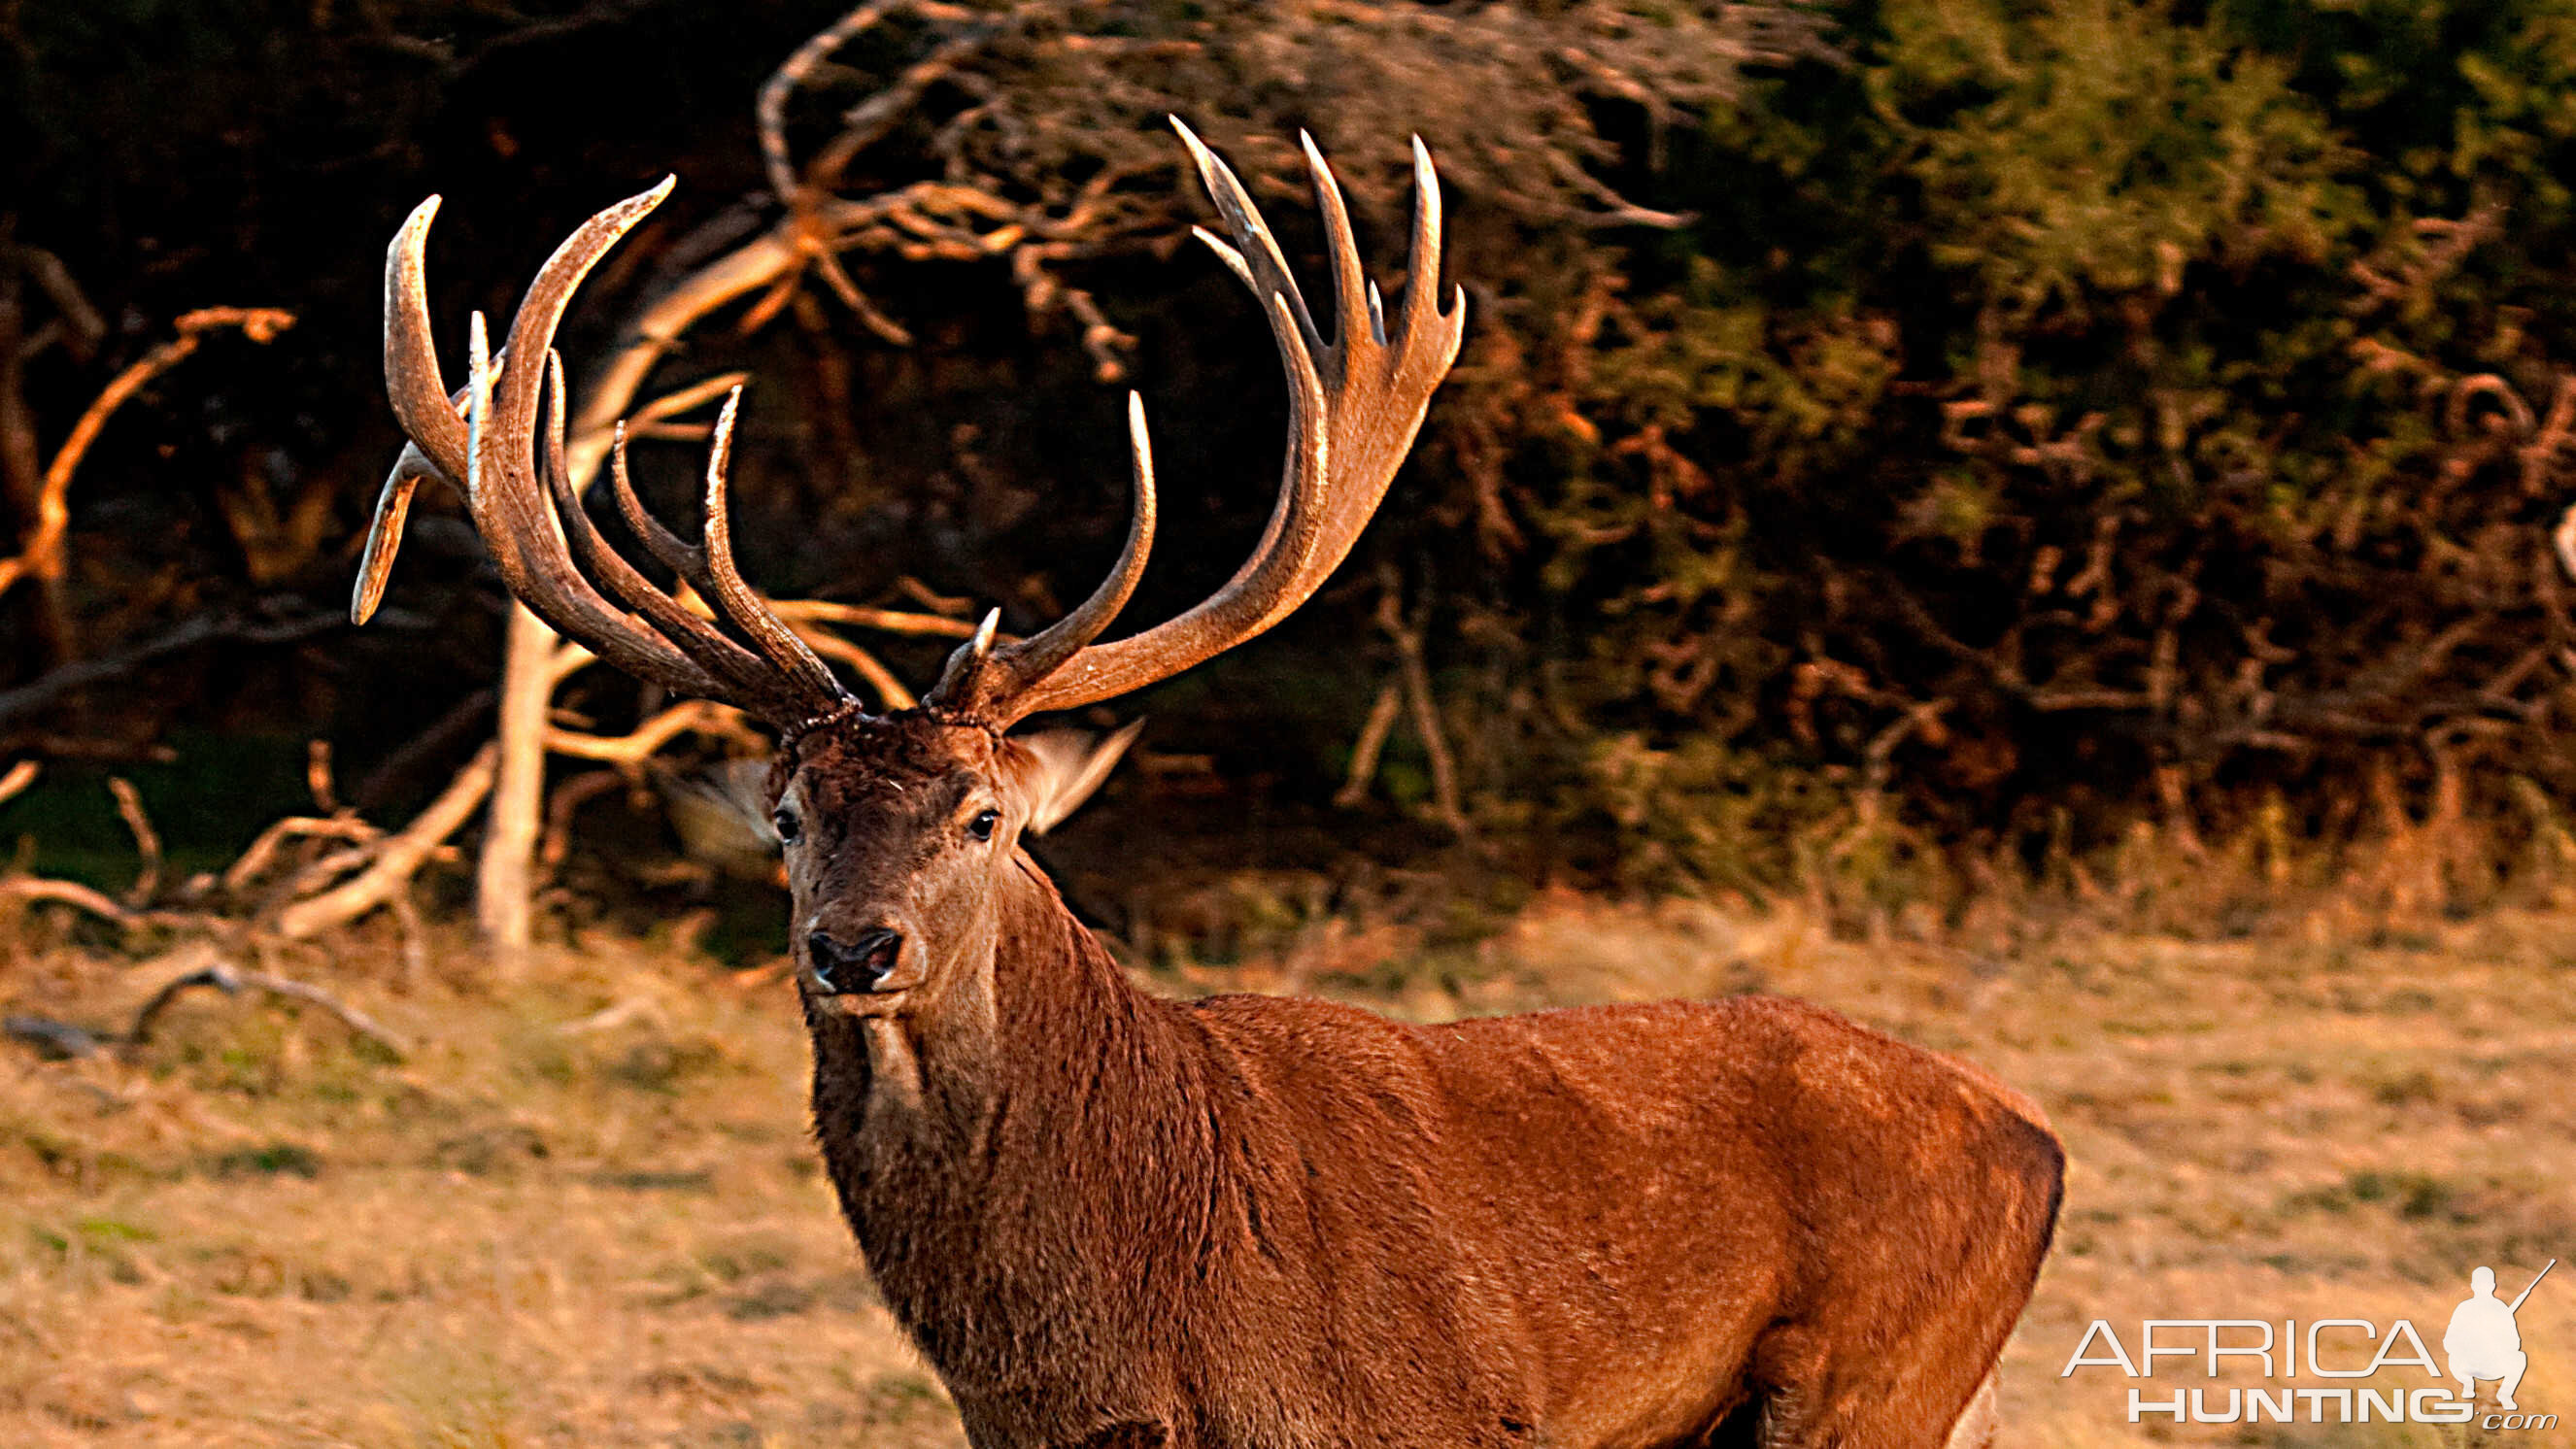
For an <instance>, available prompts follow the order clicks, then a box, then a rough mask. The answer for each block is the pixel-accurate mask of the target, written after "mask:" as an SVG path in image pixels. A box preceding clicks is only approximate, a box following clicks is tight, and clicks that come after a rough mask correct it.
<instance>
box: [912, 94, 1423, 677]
mask: <svg viewBox="0 0 2576 1449" xmlns="http://www.w3.org/2000/svg"><path fill="white" fill-rule="evenodd" d="M1172 127H1173V129H1174V130H1177V131H1179V132H1180V135H1181V140H1182V142H1183V143H1184V144H1186V145H1187V146H1188V147H1189V149H1190V156H1191V159H1192V160H1194V161H1196V162H1197V164H1198V170H1199V178H1200V180H1201V181H1203V182H1204V183H1205V184H1206V186H1207V189H1208V194H1209V195H1210V196H1211V197H1213V198H1214V199H1215V201H1216V205H1217V210H1218V211H1219V212H1220V213H1222V214H1223V215H1224V217H1225V223H1226V229H1227V230H1228V231H1231V232H1232V233H1234V244H1233V245H1228V244H1227V243H1225V242H1224V241H1222V240H1220V239H1218V238H1217V237H1216V236H1214V235H1212V234H1210V233H1209V232H1208V231H1207V230H1206V229H1205V228H1192V230H1194V231H1195V232H1196V233H1197V235H1198V237H1199V239H1200V240H1201V241H1204V242H1206V243H1207V244H1208V246H1209V247H1210V248H1212V249H1214V251H1215V252H1216V254H1217V256H1218V257H1219V258H1220V259H1222V260H1223V261H1224V262H1225V264H1226V266H1227V267H1228V268H1230V269H1232V271H1233V272H1234V274H1235V275H1236V276H1237V277H1240V278H1242V279H1243V283H1244V285H1245V286H1247V287H1250V288H1251V289H1252V293H1253V295H1254V296H1255V297H1257V298H1259V299H1260V301H1261V304H1262V310H1263V311H1264V312H1265V313H1266V314H1267V315H1268V317H1269V319H1270V334H1271V337H1272V340H1274V341H1275V342H1276V343H1277V344H1278V346H1279V358H1280V361H1281V363H1282V364H1283V365H1284V366H1285V367H1286V369H1287V374H1288V386H1289V410H1288V462H1287V466H1286V468H1285V470H1284V471H1283V473H1282V476H1281V478H1280V485H1279V502H1278V504H1277V506H1275V507H1274V508H1273V509H1272V510H1271V513H1270V526H1269V528H1268V529H1267V530H1266V531H1264V532H1263V534H1262V536H1261V542H1260V544H1259V545H1258V546H1256V547H1255V548H1254V550H1253V553H1252V557H1251V558H1250V559H1248V560H1246V561H1245V562H1244V565H1243V567H1241V568H1239V569H1237V570H1236V571H1235V574H1234V577H1233V578H1232V579H1230V580H1228V581H1227V582H1226V585H1225V587H1223V588H1221V589H1219V590H1217V592H1216V593H1214V594H1213V595H1211V596H1209V597H1208V598H1207V599H1206V600H1204V601H1202V602H1201V603H1200V604H1199V605H1198V606H1197V607H1196V608H1193V609H1191V610H1190V611H1189V612H1188V613H1186V614H1183V615H1181V616H1179V617H1178V618H1175V619H1171V620H1167V621H1166V622H1164V623H1161V624H1158V625H1156V626H1154V627H1153V628H1151V629H1148V630H1146V631H1145V632H1144V633H1142V634H1138V635H1135V636H1133V637H1131V638H1126V639H1120V640H1118V641H1116V642H1114V643H1110V644H1100V645H1094V644H1092V643H1091V641H1092V640H1093V639H1094V638H1096V637H1098V636H1099V634H1100V631H1101V630H1102V629H1105V628H1107V627H1108V625H1109V621H1110V620H1111V618H1113V617H1114V616H1115V615H1116V614H1117V612H1118V610H1119V607H1120V606H1121V605H1123V604H1124V603H1125V602H1126V601H1127V596H1128V595H1129V594H1130V593H1131V592H1133V591H1134V589H1135V586H1136V578H1137V576H1138V575H1139V574H1140V573H1142V572H1143V570H1144V567H1145V554H1146V550H1147V547H1148V545H1149V544H1150V542H1151V538H1152V531H1153V496H1154V495H1153V460H1152V457H1151V454H1150V452H1149V450H1148V445H1147V440H1146V436H1145V414H1144V407H1143V405H1142V404H1141V403H1140V402H1138V401H1137V400H1136V399H1135V398H1134V397H1133V396H1131V397H1130V398H1129V399H1128V426H1129V433H1130V439H1131V444H1132V447H1133V450H1134V455H1135V469H1136V518H1135V522H1134V524H1133V526H1132V527H1131V528H1130V530H1129V532H1128V535H1127V548H1126V551H1125V552H1124V553H1123V554H1121V555H1120V556H1119V559H1118V563H1117V566H1116V567H1115V568H1113V569H1111V570H1110V574H1109V577H1108V578H1107V579H1106V580H1104V581H1103V582H1102V583H1101V585H1100V587H1099V588H1098V589H1097V590H1095V591H1094V592H1093V593H1092V596H1091V597H1090V599H1089V600H1087V601H1085V602H1084V604H1083V605H1082V607H1080V608H1078V609H1076V610H1074V611H1073V612H1072V613H1071V614H1068V615H1066V616H1065V617H1064V618H1063V619H1061V620H1059V621H1058V622H1057V623H1056V624H1055V625H1054V626H1053V627H1051V628H1049V629H1047V630H1046V631H1045V632H1044V633H1041V634H1038V635H1036V636H1035V637H1033V638H1030V639H1027V640H1024V641H1022V642H1020V643H1017V644H1012V645H1007V646H1005V647H1003V648H1000V649H993V648H992V647H991V645H990V641H989V639H985V638H979V639H978V640H976V641H974V642H970V643H969V644H967V645H965V646H964V647H962V648H960V649H959V650H958V651H957V653H956V654H955V655H953V656H951V658H950V659H949V662H948V669H947V672H946V673H945V674H944V675H943V676H942V677H941V679H940V681H939V684H938V686H937V687H936V688H934V689H933V690H932V691H931V692H930V694H929V695H928V696H926V697H925V698H924V700H923V703H924V704H925V705H928V706H930V707H932V708H934V709H939V710H942V711H944V712H947V713H951V714H956V715H960V716H964V717H968V718H973V719H978V720H982V721H984V722H986V723H988V724H992V725H995V726H997V727H999V726H1008V725H1009V724H1010V723H1011V722H1013V721H1015V720H1018V719H1021V718H1024V717H1026V716H1028V715H1031V714H1035V713H1038V712H1040V711H1042V710H1051V709H1072V708H1075V707H1077V706H1080V705H1085V704H1091V703H1094V702H1096V701H1099V700H1103V699H1108V698H1111V697H1113V696H1116V695H1121V694H1126V693H1128V692H1130V691H1132V690H1137V689H1142V688H1144V687H1145V686H1146V685H1149V684H1152V683H1154V682H1155V681H1157V680H1161V679H1167V678H1170V677H1171V676H1172V675H1175V674H1178V673H1180V672H1181V671H1182V670H1184V669H1187V668H1189V667H1190V666H1191V665H1193V664H1196V663H1198V662H1199V661H1201V660H1203V659H1207V658H1209V657H1211V656H1213V655H1216V654H1219V653H1222V652H1224V651H1225V650H1228V649H1231V648H1233V647H1234V646H1235V645H1237V644H1240V643H1242V642H1243V641H1244V640H1246V639H1250V638H1251V637H1253V636H1254V635H1256V634H1259V633H1261V632H1262V631H1263V630H1265V629H1268V628H1269V627H1270V626H1271V625H1273V624H1276V623H1278V622H1279V621H1280V620H1281V619H1284V618H1286V617H1287V616H1288V615H1289V613H1290V612H1292V611H1293V610H1295V609H1296V607H1297V606H1298V605H1300V604H1302V603H1304V602H1306V600H1307V598H1308V597H1309V596H1311V595H1312V594H1313V593H1314V592H1315V590H1316V589H1317V588H1319V587H1321V586H1322V584H1323V582H1324V579H1325V577H1326V576H1327V575H1329V574H1331V573H1332V571H1333V569H1334V567H1335V566H1337V565H1338V564H1340V563H1341V561H1342V559H1343V557H1344V556H1345V555H1347V554H1348V553H1349V552H1350V550H1351V545H1352V544H1353V543H1354V542H1355V541H1357V539H1358V538H1359V533H1360V530H1361V529H1362V528H1363V527H1365V526H1367V524H1368V521H1369V516H1370V515H1371V514H1373V513H1375V512H1376V511H1377V505H1378V502H1379V500H1380V499H1382V498H1384V497H1385V496H1386V488H1387V484H1388V483H1389V482H1391V481H1392V480H1393V479H1394V477H1395V470H1396V467H1397V465H1398V464H1400V463H1402V462H1403V461H1404V455H1405V452H1406V450H1408V449H1409V448H1411V447H1412V446H1413V436H1414V434H1415V433H1416V432H1417V431H1419V430H1420V428H1421V426H1422V417H1423V414H1424V412H1426V411H1427V410H1428V409H1429V407H1430V405H1431V394H1432V393H1433V392H1434V391H1436V390H1437V389H1438V388H1439V386H1440V380H1441V378H1442V377H1444V376H1446V375H1447V373H1448V371H1449V365H1450V364H1451V363H1452V362H1454V361H1456V360H1457V357H1458V345H1459V342H1460V340H1461V339H1462V338H1463V337H1464V336H1465V335H1466V327H1467V297H1466V290H1465V289H1464V288H1460V289H1458V290H1457V294H1456V295H1457V302H1456V304H1455V305H1454V306H1452V307H1451V308H1450V309H1449V310H1448V311H1447V312H1445V313H1444V312H1442V311H1441V310H1440V297H1439V283H1440V180H1439V177H1438V176H1437V175H1436V174H1435V173H1434V172H1433V170H1432V167H1431V153H1430V152H1429V151H1427V150H1425V149H1424V148H1423V145H1422V141H1421V139H1420V138H1419V137H1416V138H1415V139H1414V142H1413V187H1414V199H1413V250H1412V255H1411V256H1410V257H1409V258H1408V259H1407V263H1406V271H1405V287H1404V297H1403V310H1402V313H1401V314H1400V316H1399V317H1398V318H1397V323H1396V330H1395V332H1394V335H1393V336H1392V337H1390V336H1389V335H1388V332H1387V325H1386V308H1385V305H1384V303H1383V302H1382V301H1381V300H1380V298H1379V296H1378V291H1377V287H1376V285H1375V284H1373V283H1370V282H1368V281H1367V280H1365V278H1364V277H1363V275H1362V273H1361V269H1360V256H1359V246H1358V243H1357V242H1356V241H1355V240H1354V239H1353V238H1352V236H1351V219H1350V212H1349V210H1348V208H1346V207H1345V206H1344V205H1343V202H1342V189H1341V186H1340V184H1339V183H1338V182H1336V181H1335V180H1334V179H1333V172H1332V168H1331V167H1329V166H1327V165H1325V164H1324V158H1323V155H1322V153H1321V152H1318V151H1317V150H1316V149H1315V143H1314V141H1313V140H1312V138H1309V137H1304V136H1301V137H1300V138H1299V139H1300V141H1301V142H1302V143H1303V144H1304V146H1305V150H1306V168H1307V170H1308V171H1309V172H1310V173H1312V175H1313V178H1314V184H1315V200H1316V204H1317V205H1318V206H1319V207H1320V208H1321V209H1322V211H1323V213H1324V223H1325V226H1326V229H1327V240H1328V243H1329V246H1330V250H1331V255H1332V268H1333V301H1334V315H1333V341H1332V342H1331V343H1330V344H1329V345H1328V344H1327V343H1326V342H1325V341H1324V338H1323V334H1322V333H1320V332H1319V331H1317V330H1316V327H1315V319H1314V317H1313V315H1312V314H1311V313H1309V312H1308V311H1307V308H1306V299H1305V297H1304V295H1303V294H1301V293H1300V292H1299V291H1298V289H1297V282H1296V279H1295V278H1294V277H1292V276H1290V275H1289V273H1288V264H1287V261H1286V260H1285V259H1284V258H1283V257H1282V256H1281V255H1280V252H1279V244H1278V242H1277V241H1275V240H1273V239H1272V237H1271V235H1270V228H1269V227H1268V226H1266V225H1265V224H1263V222H1262V220H1261V212H1260V211H1259V209H1258V208H1256V207H1255V206H1254V205H1253V204H1252V198H1251V197H1250V196H1248V195H1246V194H1245V193H1244V189H1243V185H1242V183H1241V182H1239V181H1237V180H1236V179H1235V176H1234V173H1233V171H1231V170H1229V169H1228V168H1227V167H1226V164H1225V163H1224V162H1223V161H1220V160H1218V159H1217V158H1216V156H1215V154H1214V153H1213V152H1211V151H1209V150H1208V148H1207V147H1206V146H1205V145H1203V144H1201V143H1200V141H1199V138H1198V137H1197V136H1196V135H1194V134H1192V133H1191V131H1190V128H1189V127H1188V126H1185V125H1183V124H1182V123H1181V121H1180V120H1179V118H1178V117H1175V118H1173V121H1172Z"/></svg>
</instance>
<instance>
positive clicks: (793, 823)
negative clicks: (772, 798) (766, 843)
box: [769, 810, 805, 845]
mask: <svg viewBox="0 0 2576 1449" xmlns="http://www.w3.org/2000/svg"><path fill="white" fill-rule="evenodd" d="M769 823H770V824H771V825H774V826H776V827H777V828H778V839H779V841H780V842H781V843H783V844H787V845H794V844H795V843H796V837H798V836H800V835H803V834H804V833H805V827H804V825H803V824H801V823H800V822H798V820H797V819H796V812H795V811H793V810H781V811H779V812H778V813H777V814H775V815H772V816H770V817H769Z"/></svg>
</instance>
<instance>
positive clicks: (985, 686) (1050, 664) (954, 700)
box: [930, 392, 1155, 715]
mask: <svg viewBox="0 0 2576 1449" xmlns="http://www.w3.org/2000/svg"><path fill="white" fill-rule="evenodd" d="M1127 454H1128V462H1129V477H1130V478H1131V479H1132V481H1133V487H1134V489H1135V498H1134V502H1133V503H1132V505H1131V507H1130V510H1129V512H1128V515H1127V544H1126V547H1124V548H1123V549H1121V550H1120V551H1119V554H1118V562H1117V563H1116V564H1114V565H1112V566H1111V567H1110V570H1109V576H1108V577H1106V578H1104V579H1102V580H1101V581H1100V585H1099V587H1097V588H1095V589H1093V590H1092V591H1091V597H1090V598H1087V599H1085V600H1083V601H1082V605H1081V607H1079V608H1077V609H1075V610H1074V611H1073V612H1072V613H1070V614H1067V615H1065V616H1064V617H1063V618H1061V619H1058V620H1057V621H1055V622H1054V623H1053V624H1051V625H1048V626H1047V628H1046V629H1044V630H1043V631H1041V632H1040V633H1038V634H1035V635H1033V636H1031V637H1029V638H1027V639H1023V640H1021V641H1020V642H1018V643H1016V644H1011V645H1006V646H1004V647H1003V648H1001V649H999V650H995V649H993V648H992V640H991V638H990V637H989V636H990V633H991V627H992V624H993V622H994V621H993V620H992V619H990V618H988V619H986V620H985V628H984V629H983V630H981V631H979V632H978V633H977V635H976V637H975V638H974V639H972V640H970V641H968V642H967V643H965V644H961V645H959V646H958V647H957V649H956V651H955V652H954V653H952V654H950V655H949V656H948V666H947V668H946V669H945V670H943V671H942V672H941V674H940V676H939V683H938V684H937V685H936V686H934V687H933V688H932V689H931V692H930V698H931V700H932V701H933V702H934V703H935V704H936V705H937V706H938V707H939V708H940V709H943V710H947V711H950V712H953V713H957V714H961V715H981V714H982V713H984V712H985V711H986V710H987V709H989V708H990V707H991V705H992V704H993V703H994V702H996V701H1001V700H1007V699H1008V698H1009V697H1010V696H1012V695H1014V694H1016V693H1018V692H1019V691H1021V690H1023V689H1026V688H1028V687H1029V686H1030V685H1032V684H1034V683H1036V682H1037V681H1039V680H1041V679H1044V678H1046V677H1047V676H1048V675H1050V674H1053V673H1054V672H1055V671H1056V670H1057V669H1059V668H1061V667H1062V666H1063V664H1064V662H1065V661H1066V660H1067V659H1070V658H1072V657H1073V656H1074V655H1075V654H1077V653H1079V652H1080V651H1081V650H1082V648H1083V646H1085V645H1087V644H1089V643H1090V642H1091V641H1092V640H1094V639H1097V638H1099V637H1100V631H1101V630H1103V629H1106V628H1108V627H1109V625H1110V622H1111V621H1112V620H1114V619H1116V618H1117V617H1118V611H1119V610H1121V609H1124V608H1125V607H1127V600H1128V599H1129V598H1130V597H1131V596H1133V595H1134V594H1135V592H1136V584H1137V581H1138V580H1140V579H1142V578H1144V576H1145V560H1146V558H1147V557H1148V556H1149V555H1150V554H1152V552H1153V550H1154V516H1155V501H1154V444H1153V439H1152V438H1151V437H1150V436H1148V435H1147V433H1146V431H1145V399H1144V398H1143V397H1142V396H1140V395H1139V394H1137V393H1134V392H1130V393H1128V394H1127Z"/></svg>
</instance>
